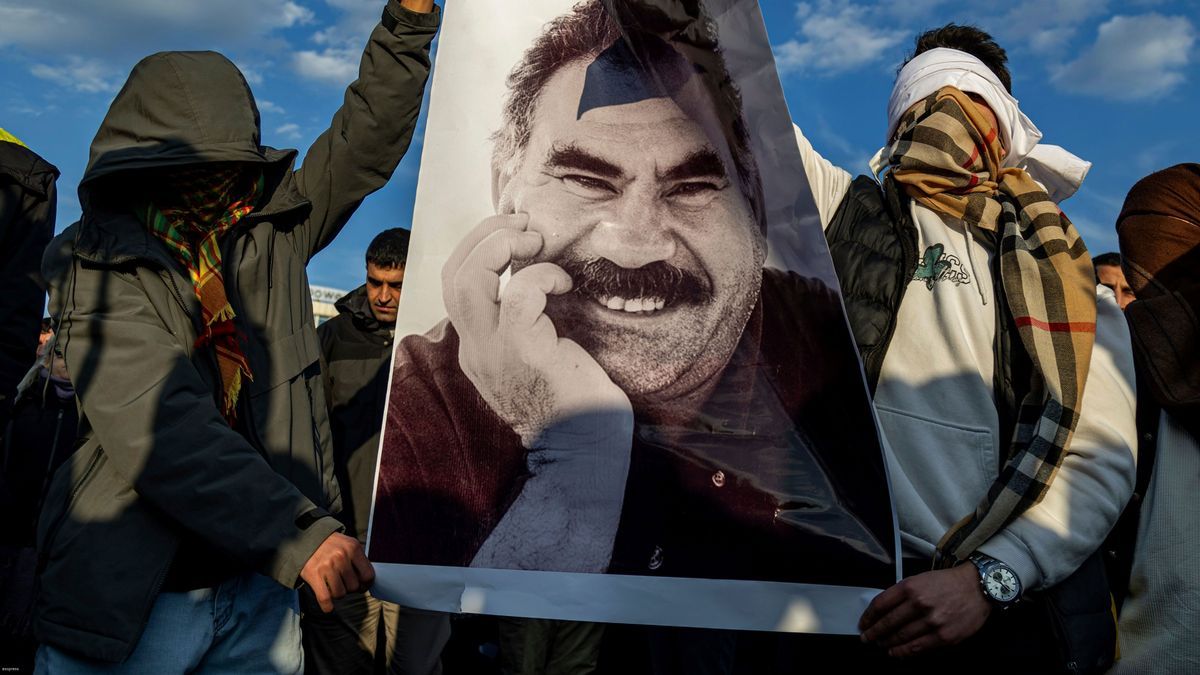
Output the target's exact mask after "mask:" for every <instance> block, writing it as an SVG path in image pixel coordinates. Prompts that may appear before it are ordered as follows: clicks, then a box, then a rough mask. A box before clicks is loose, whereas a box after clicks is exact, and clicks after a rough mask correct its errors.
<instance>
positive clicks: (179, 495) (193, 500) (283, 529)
mask: <svg viewBox="0 0 1200 675" xmlns="http://www.w3.org/2000/svg"><path fill="white" fill-rule="evenodd" d="M74 274H75V275H76V277H77V278H75V279H73V280H70V281H68V283H66V284H65V288H66V289H68V290H67V292H68V293H69V295H68V296H67V297H64V298H62V300H61V301H59V302H58V303H56V304H60V305H62V306H63V314H64V316H63V320H62V325H61V329H60V330H61V335H62V340H63V342H64V344H65V358H66V362H67V366H68V368H69V369H70V371H71V375H72V379H73V380H74V383H75V391H76V394H77V396H78V398H79V401H80V404H81V406H82V410H83V415H84V416H86V419H87V422H88V423H89V424H90V426H91V428H92V430H93V433H94V434H95V435H96V438H97V439H98V440H99V442H100V446H101V448H102V449H103V452H104V455H105V457H106V458H107V460H108V461H109V463H110V464H111V465H112V466H113V467H114V469H115V470H116V471H117V472H118V473H119V474H120V475H121V476H122V477H123V478H124V479H125V480H126V481H127V482H128V484H129V485H130V486H132V488H133V490H134V491H136V492H137V494H138V496H139V497H141V498H142V499H144V500H146V501H147V502H148V503H150V504H151V505H153V506H154V507H155V508H157V509H159V510H160V511H161V512H163V513H164V514H166V515H167V516H168V517H170V518H171V519H173V520H174V521H176V522H178V523H179V524H180V525H181V526H182V527H184V528H186V529H187V530H189V531H191V532H193V533H195V534H196V535H198V536H199V537H201V538H202V539H204V540H205V541H207V542H209V543H211V544H212V545H214V546H217V547H218V548H220V549H222V550H225V551H227V552H229V553H230V554H231V555H234V556H236V557H237V558H239V559H240V560H243V561H245V562H247V563H248V564H252V565H254V566H255V568H256V569H259V570H260V571H262V572H263V573H264V574H267V575H269V576H271V577H273V578H274V579H275V580H277V581H279V582H280V583H281V584H283V585H285V586H288V587H291V586H293V585H295V584H296V582H297V577H298V576H299V573H300V570H301V568H302V567H303V566H304V564H305V562H307V560H308V558H309V557H310V556H311V554H312V552H313V551H315V550H316V548H317V547H318V546H319V545H320V544H321V542H323V541H324V540H325V538H326V537H328V536H329V534H331V533H332V532H335V531H337V530H339V529H340V525H339V524H338V523H337V521H336V520H334V519H333V518H332V517H330V516H329V515H328V514H327V513H326V512H325V511H323V510H322V509H320V508H318V507H317V506H315V505H314V504H313V503H312V502H310V501H309V500H308V499H307V498H305V497H304V496H303V495H302V494H301V493H300V492H299V490H297V489H296V488H295V487H294V486H293V485H292V484H291V483H290V482H289V481H288V480H287V479H286V478H284V477H283V476H281V475H279V474H277V473H275V471H274V470H272V468H271V467H270V466H269V465H268V464H267V461H266V460H265V459H264V458H263V456H262V455H260V454H259V453H258V452H257V451H256V450H255V449H254V448H253V447H252V446H251V445H250V444H249V443H247V442H246V440H245V439H244V438H242V436H241V435H240V434H238V433H237V432H236V431H234V430H233V429H231V428H230V426H229V425H228V424H227V423H226V422H225V420H224V419H223V418H222V416H221V414H220V412H219V411H218V409H217V405H216V403H215V401H214V399H213V392H212V389H211V387H210V386H209V385H208V384H206V382H205V381H204V379H203V378H202V377H201V376H200V373H199V371H198V370H197V369H196V367H195V366H194V364H193V363H192V361H191V358H190V356H189V354H187V353H186V352H185V350H184V348H183V347H182V346H181V345H180V342H179V338H178V337H176V336H175V335H173V334H172V333H171V332H170V330H169V329H168V328H167V324H165V323H164V321H163V320H162V319H161V318H160V317H159V315H158V314H157V312H156V311H155V309H154V308H153V306H152V305H151V303H150V302H148V300H147V296H146V294H145V292H144V290H143V286H142V284H141V282H140V280H139V278H138V277H137V276H136V275H135V274H131V273H126V272H120V271H115V270H95V269H90V268H88V267H86V266H84V265H83V264H81V263H80V262H78V261H76V262H75V263H74ZM138 274H153V272H150V271H147V270H144V269H143V270H139V272H138ZM56 286H57V284H56ZM59 290H60V289H59V288H56V289H55V294H56V295H58V294H59Z"/></svg>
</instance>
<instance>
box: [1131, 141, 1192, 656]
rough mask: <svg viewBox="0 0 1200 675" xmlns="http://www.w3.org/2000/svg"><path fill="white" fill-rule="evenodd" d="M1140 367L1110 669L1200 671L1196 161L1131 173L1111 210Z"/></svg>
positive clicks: (1134, 348) (1135, 352) (1137, 360)
mask: <svg viewBox="0 0 1200 675" xmlns="http://www.w3.org/2000/svg"><path fill="white" fill-rule="evenodd" d="M1117 234H1118V236H1119V238H1120V243H1121V256H1122V262H1123V267H1124V268H1125V275H1126V277H1127V278H1128V279H1129V285H1130V287H1132V289H1133V293H1134V294H1135V295H1136V297H1137V299H1136V300H1134V301H1133V302H1131V303H1130V304H1129V305H1128V307H1127V310H1126V317H1127V318H1128V319H1129V328H1130V332H1131V333H1132V335H1133V354H1134V361H1135V363H1136V364H1137V376H1138V392H1137V393H1138V438H1139V439H1140V441H1141V444H1140V445H1139V447H1138V469H1137V486H1136V487H1135V489H1134V495H1135V497H1134V499H1132V500H1131V501H1130V503H1129V507H1128V508H1127V509H1126V512H1125V513H1124V514H1123V515H1122V516H1121V522H1120V523H1119V524H1118V525H1117V527H1116V528H1115V529H1114V530H1113V535H1112V537H1110V541H1111V542H1112V543H1113V544H1114V545H1115V546H1114V549H1115V550H1114V551H1113V552H1114V555H1113V556H1112V559H1113V560H1115V561H1117V564H1116V565H1115V566H1114V567H1115V569H1114V570H1113V572H1114V573H1113V580H1112V581H1113V585H1114V588H1115V589H1116V592H1115V593H1114V595H1115V596H1116V598H1117V606H1118V608H1119V610H1120V626H1121V660H1120V661H1118V662H1117V667H1116V668H1115V669H1114V671H1113V672H1115V673H1119V674H1121V675H1124V674H1125V673H1148V672H1163V673H1167V672H1170V673H1190V672H1198V671H1200V645H1198V644H1197V642H1196V640H1195V630H1194V629H1195V626H1196V625H1197V624H1198V623H1200V581H1198V579H1200V578H1198V577H1197V575H1195V574H1194V573H1191V572H1190V569H1191V566H1192V565H1193V563H1194V561H1195V560H1196V556H1197V555H1200V538H1197V537H1196V536H1195V531H1196V521H1197V519H1200V508H1198V504H1200V502H1197V500H1196V495H1197V493H1198V492H1200V425H1198V424H1197V419H1198V417H1197V413H1198V412H1200V321H1198V320H1197V318H1196V317H1197V316H1200V267H1198V266H1197V262H1198V258H1200V164H1179V165H1176V166H1173V167H1170V168H1169V169H1164V170H1162V171H1159V172H1156V173H1153V174H1150V175H1149V176H1147V177H1145V178H1143V179H1142V180H1140V181H1138V182H1137V184H1136V185H1134V186H1133V188H1132V189H1131V190H1130V191H1129V195H1128V196H1127V197H1126V198H1125V205H1124V206H1123V207H1122V209H1121V215H1120V217H1119V218H1118V219H1117Z"/></svg>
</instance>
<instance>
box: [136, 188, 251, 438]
mask: <svg viewBox="0 0 1200 675" xmlns="http://www.w3.org/2000/svg"><path fill="white" fill-rule="evenodd" d="M262 190H263V179H262V175H261V174H259V175H257V176H256V175H254V174H247V172H246V170H245V169H244V168H243V167H221V166H217V167H214V166H198V167H195V168H187V169H178V170H175V171H172V172H171V175H170V178H169V180H168V181H167V182H166V183H164V185H162V186H161V187H160V189H158V190H157V191H156V193H155V197H154V202H151V203H147V204H146V205H144V206H143V207H142V208H141V209H139V212H138V215H139V216H140V217H141V218H142V219H143V222H145V224H146V226H147V227H148V228H149V229H150V232H151V233H152V234H153V235H154V236H155V237H156V238H158V239H159V240H160V241H162V242H163V243H164V244H166V246H167V250H168V251H170V253H171V256H172V257H174V258H175V259H176V260H178V261H179V262H180V263H181V264H182V265H183V266H184V268H186V269H187V271H188V276H189V277H190V278H191V280H192V290H193V291H195V293H196V298H197V299H199V300H200V311H201V318H202V320H203V325H204V331H203V332H202V333H201V334H200V336H199V337H197V338H196V348H197V349H203V348H205V347H209V346H211V347H212V348H213V350H214V351H215V352H216V356H217V368H218V370H219V371H220V374H221V393H222V396H221V401H220V402H219V405H220V409H221V414H222V415H224V417H225V419H226V421H228V422H229V424H230V426H232V425H233V423H234V421H235V420H236V418H237V400H238V394H239V393H240V392H241V388H242V383H243V381H244V380H245V379H251V380H253V379H254V377H253V375H252V374H251V372H250V364H249V363H248V362H247V361H246V355H245V354H244V353H243V352H242V348H241V345H240V344H239V342H238V331H237V329H236V328H235V326H234V322H233V318H234V316H235V314H234V311H233V306H232V305H230V304H229V300H228V298H227V297H226V295H225V282H224V279H222V278H221V249H220V248H219V246H218V242H219V241H220V239H221V236H222V235H224V234H225V233H226V232H228V231H229V230H230V229H231V228H232V227H233V226H234V225H236V224H237V222H238V221H239V220H241V219H242V217H243V216H245V215H246V214H247V213H250V212H251V211H253V210H254V206H255V205H256V204H257V203H258V199H259V197H260V196H261V195H262Z"/></svg>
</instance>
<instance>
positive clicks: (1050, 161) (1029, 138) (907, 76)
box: [871, 47, 1092, 202]
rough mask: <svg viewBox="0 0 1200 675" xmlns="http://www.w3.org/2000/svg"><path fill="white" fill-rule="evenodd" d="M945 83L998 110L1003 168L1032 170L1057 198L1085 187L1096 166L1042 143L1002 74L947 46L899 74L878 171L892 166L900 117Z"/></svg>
mask: <svg viewBox="0 0 1200 675" xmlns="http://www.w3.org/2000/svg"><path fill="white" fill-rule="evenodd" d="M942 87H955V88H957V89H958V90H960V91H963V92H966V93H970V94H976V95H978V96H979V97H981V98H982V99H983V100H984V102H985V103H987V104H988V107H989V108H991V109H992V112H994V113H995V114H996V121H997V122H998V124H999V126H1000V141H1001V144H1002V145H1003V146H1004V147H1005V148H1006V149H1007V151H1008V152H1007V154H1006V155H1005V156H1004V163H1003V166H1006V167H1018V168H1021V169H1024V170H1025V171H1027V172H1029V174H1030V175H1031V176H1032V177H1033V179H1034V180H1036V181H1038V182H1039V183H1041V184H1042V185H1044V186H1045V187H1046V192H1047V193H1049V194H1050V198H1051V199H1053V200H1054V201H1056V202H1058V201H1061V200H1063V199H1066V198H1067V197H1070V196H1071V195H1072V194H1074V193H1075V191H1076V190H1078V189H1079V186H1080V184H1082V183H1083V179H1084V177H1086V176H1087V172H1088V169H1090V168H1091V166H1092V164H1091V162H1088V161H1086V160H1083V159H1080V158H1079V157H1076V156H1075V155H1073V154H1071V153H1070V152H1067V151H1066V150H1064V149H1063V148H1061V147H1059V146H1056V145H1045V144H1039V141H1041V139H1042V132H1041V131H1039V130H1038V128H1037V126H1035V125H1034V123H1033V121H1032V120H1030V119H1029V118H1028V117H1026V116H1025V113H1023V112H1021V109H1020V106H1019V105H1018V103H1017V99H1015V98H1013V96H1012V94H1010V93H1008V91H1007V90H1005V88H1004V85H1003V84H1002V83H1001V82H1000V78H998V77H996V74H995V73H993V72H992V70H991V69H990V68H988V67H987V66H986V65H984V63H983V61H980V60H979V59H977V58H975V57H974V56H972V55H970V54H968V53H966V52H960V51H958V50H957V49H945V48H942V47H938V48H936V49H930V50H929V51H926V52H922V53H921V54H919V55H917V56H916V57H914V58H913V59H912V60H911V61H909V62H908V63H907V64H905V65H904V68H902V69H901V70H900V74H899V75H897V76H896V86H895V87H893V88H892V96H891V98H889V99H888V128H887V145H885V146H884V147H883V148H881V149H880V151H879V152H878V153H876V154H875V158H874V159H872V160H871V169H872V170H873V171H874V172H875V173H876V174H878V173H879V172H880V171H881V170H882V169H883V168H884V167H885V166H887V162H888V158H889V157H890V155H891V144H892V140H893V138H892V136H893V135H894V134H895V133H896V127H897V126H898V125H899V124H900V117H901V116H903V115H904V113H905V111H907V110H908V109H909V108H911V107H912V105H913V104H914V103H916V102H917V101H920V100H921V99H923V98H925V97H927V96H929V95H930V94H933V93H934V92H936V91H937V90H939V89H941V88H942Z"/></svg>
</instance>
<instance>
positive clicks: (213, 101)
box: [79, 52, 295, 200]
mask: <svg viewBox="0 0 1200 675" xmlns="http://www.w3.org/2000/svg"><path fill="white" fill-rule="evenodd" d="M259 139H260V130H259V116H258V108H257V106H256V105H255V104H254V96H253V95H252V94H251V93H250V87H249V85H247V84H246V78H245V77H243V76H242V73H241V71H239V70H238V69H237V66H235V65H233V62H231V61H230V60H229V59H227V58H225V57H224V56H222V55H221V54H218V53H216V52H159V53H157V54H153V55H151V56H147V57H146V58H144V59H142V60H141V61H139V62H138V64H137V65H136V66H134V67H133V71H132V72H131V73H130V74H129V79H128V80H126V82H125V86H124V87H122V88H121V91H120V92H119V93H117V96H116V98H115V99H113V102H112V105H111V106H110V107H109V109H108V114H107V115H105V117H104V121H103V122H101V124H100V129H99V130H98V131H97V132H96V137H95V138H94V139H93V140H92V147H91V152H90V155H89V158H88V165H87V169H86V170H85V171H84V175H83V179H82V180H81V181H80V185H79V192H80V199H81V200H82V199H84V198H85V197H86V191H87V188H88V186H89V185H90V184H92V183H93V182H94V181H95V180H96V179H98V178H102V177H104V176H108V175H111V174H114V173H117V172H120V171H130V170H137V169H149V168H160V167H167V166H179V165H186V164H202V163H207V162H250V163H259V164H274V163H277V162H281V161H287V162H290V160H291V159H292V157H294V155H295V151H294V150H293V151H279V150H274V149H272V148H264V147H263V146H261V145H260V144H259Z"/></svg>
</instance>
